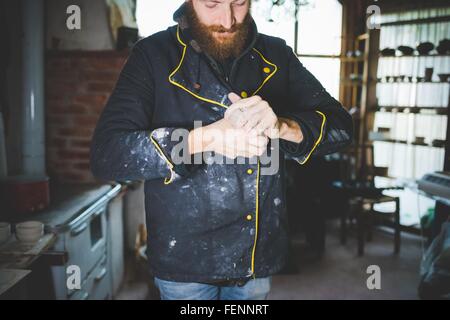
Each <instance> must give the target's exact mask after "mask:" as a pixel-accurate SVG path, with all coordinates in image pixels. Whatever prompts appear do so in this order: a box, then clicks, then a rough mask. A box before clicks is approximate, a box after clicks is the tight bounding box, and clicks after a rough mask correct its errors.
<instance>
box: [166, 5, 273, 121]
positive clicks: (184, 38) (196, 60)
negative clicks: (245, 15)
mask: <svg viewBox="0 0 450 320" xmlns="http://www.w3.org/2000/svg"><path fill="white" fill-rule="evenodd" d="M185 10H186V3H183V4H182V5H181V6H180V7H179V8H178V10H177V11H176V12H175V13H174V16H173V17H174V20H175V21H176V22H178V27H176V28H175V29H176V31H175V32H176V35H175V37H176V39H177V41H178V42H179V43H180V44H181V46H182V48H183V50H182V55H181V59H180V62H179V64H178V65H177V67H176V68H175V69H174V70H173V71H172V72H171V73H170V75H169V77H168V80H169V82H170V83H171V84H173V85H174V86H176V87H179V88H180V89H182V90H184V91H186V92H188V93H189V94H191V95H192V96H194V97H195V98H197V99H199V100H202V101H204V102H207V103H210V104H213V105H215V106H213V109H214V110H216V111H218V112H219V114H222V116H223V112H224V109H226V108H227V107H228V106H229V105H230V104H231V101H230V100H229V99H228V93H229V92H236V93H238V94H240V95H241V96H242V97H247V96H251V95H254V94H257V93H258V92H259V91H260V90H261V89H262V88H263V86H264V85H265V83H266V82H267V81H268V80H269V79H270V78H272V76H273V75H274V74H275V73H276V72H277V69H278V68H277V66H276V65H275V64H273V63H272V62H270V61H268V60H267V59H266V58H265V57H264V56H263V53H262V52H260V51H259V50H257V49H256V48H255V46H256V45H257V40H258V30H257V27H256V24H255V22H254V20H253V19H252V20H251V23H252V27H251V36H250V37H251V38H250V39H249V41H248V45H247V47H246V48H245V50H243V52H242V53H241V55H240V56H239V57H237V58H236V59H235V60H234V62H233V66H232V68H231V74H230V78H229V81H230V82H227V81H225V80H224V79H223V77H222V76H221V75H220V73H221V71H220V68H219V67H218V64H217V62H216V61H215V60H214V59H213V58H212V57H210V56H209V55H208V54H207V53H206V52H202V50H201V48H200V46H199V45H198V43H197V42H196V41H195V39H193V37H192V36H191V34H190V32H189V25H188V22H187V19H186V16H185ZM172 30H173V29H172ZM201 56H204V57H206V59H201ZM205 63H207V64H209V66H210V67H212V69H213V70H214V71H215V72H214V73H215V74H216V75H214V73H211V72H207V71H206V72H205V70H206V69H208V66H207V65H206V64H205ZM240 66H242V67H240ZM231 84H233V86H234V87H233V88H232V87H231ZM217 106H220V107H223V108H217Z"/></svg>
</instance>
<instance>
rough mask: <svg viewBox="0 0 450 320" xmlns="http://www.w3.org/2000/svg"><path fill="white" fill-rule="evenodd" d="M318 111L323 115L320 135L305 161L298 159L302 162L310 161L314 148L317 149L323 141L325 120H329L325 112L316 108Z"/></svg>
mask: <svg viewBox="0 0 450 320" xmlns="http://www.w3.org/2000/svg"><path fill="white" fill-rule="evenodd" d="M316 112H317V113H318V114H320V115H321V116H322V125H321V126H320V135H319V138H317V140H316V142H315V143H314V146H313V148H312V149H311V151H310V152H309V154H308V156H307V157H306V158H305V160H303V161H298V160H297V162H298V163H300V164H305V163H306V161H308V159H309V157H310V156H311V154H312V153H313V152H314V150H315V149H316V147H317V146H318V145H319V143H320V141H322V138H323V128H324V126H325V122H326V121H327V117H326V116H325V114H323V113H322V112H320V111H317V110H316Z"/></svg>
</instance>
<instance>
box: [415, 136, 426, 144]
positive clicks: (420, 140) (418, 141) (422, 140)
mask: <svg viewBox="0 0 450 320" xmlns="http://www.w3.org/2000/svg"><path fill="white" fill-rule="evenodd" d="M414 143H415V144H425V137H416V139H415V140H414Z"/></svg>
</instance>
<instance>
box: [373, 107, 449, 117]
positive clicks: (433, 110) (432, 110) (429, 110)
mask: <svg viewBox="0 0 450 320" xmlns="http://www.w3.org/2000/svg"><path fill="white" fill-rule="evenodd" d="M373 110H374V111H378V112H380V111H381V112H400V113H402V112H406V113H414V114H436V115H446V114H447V112H448V111H447V110H448V108H446V107H402V106H377V107H375V108H374V109H373ZM422 111H425V112H422Z"/></svg>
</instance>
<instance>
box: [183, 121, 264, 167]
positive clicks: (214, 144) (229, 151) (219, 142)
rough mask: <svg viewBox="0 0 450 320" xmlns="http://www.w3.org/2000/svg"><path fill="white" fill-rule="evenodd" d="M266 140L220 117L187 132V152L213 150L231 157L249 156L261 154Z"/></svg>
mask: <svg viewBox="0 0 450 320" xmlns="http://www.w3.org/2000/svg"><path fill="white" fill-rule="evenodd" d="M268 142H269V139H268V138H267V137H265V136H262V135H256V134H255V133H254V132H247V131H245V130H244V129H242V128H235V127H234V126H233V125H232V124H231V123H230V121H228V120H227V119H221V120H219V121H216V122H214V123H212V124H210V125H208V126H205V127H201V128H197V129H194V130H192V131H191V132H190V133H189V153H190V154H193V153H197V152H206V151H214V152H215V153H218V154H221V155H224V156H226V157H227V158H231V159H235V158H236V157H238V156H239V157H245V158H251V157H254V156H261V155H262V154H263V153H264V152H265V151H266V148H267V144H268Z"/></svg>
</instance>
